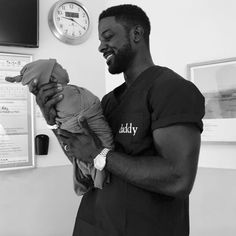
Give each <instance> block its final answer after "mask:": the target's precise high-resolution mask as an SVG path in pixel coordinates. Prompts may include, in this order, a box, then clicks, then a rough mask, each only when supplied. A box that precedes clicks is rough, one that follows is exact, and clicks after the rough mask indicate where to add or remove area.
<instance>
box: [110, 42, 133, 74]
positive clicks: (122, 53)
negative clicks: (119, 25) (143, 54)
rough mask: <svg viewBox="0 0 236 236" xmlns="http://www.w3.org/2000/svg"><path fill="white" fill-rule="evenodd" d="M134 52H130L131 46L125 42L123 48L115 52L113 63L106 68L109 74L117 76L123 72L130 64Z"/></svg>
mask: <svg viewBox="0 0 236 236" xmlns="http://www.w3.org/2000/svg"><path fill="white" fill-rule="evenodd" d="M133 57H134V52H133V51H132V48H131V44H130V43H129V42H127V43H126V44H124V46H123V47H122V48H121V49H119V50H118V51H117V53H116V54H115V56H114V59H113V61H112V62H111V64H110V65H109V67H108V70H109V72H110V73H111V74H119V73H122V72H125V71H126V70H127V68H128V67H129V65H130V63H131V62H132V60H133Z"/></svg>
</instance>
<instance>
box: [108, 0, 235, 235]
mask: <svg viewBox="0 0 236 236" xmlns="http://www.w3.org/2000/svg"><path fill="white" fill-rule="evenodd" d="M121 3H131V4H135V5H138V6H140V7H142V8H143V9H144V10H145V11H146V13H147V15H148V16H149V17H150V21H151V26H152V32H151V52H152V55H153V59H154V62H155V63H156V64H159V65H163V66H167V67H170V68H171V69H173V70H175V71H176V72H177V73H179V74H180V75H182V76H184V77H185V78H186V75H187V64H191V63H195V62H204V61H209V60H217V59H224V58H231V57H235V56H236V46H235V42H236V31H235V22H236V14H235V9H236V1H235V0H226V1H224V0H179V1H172V0H165V1H156V0H149V1H146V0H109V1H108V6H113V5H118V4H121ZM122 82H123V78H122V76H121V75H117V76H112V75H110V74H109V73H107V72H106V89H107V91H110V90H112V89H113V88H114V87H115V86H117V85H119V84H120V83H122ZM232 132H235V128H234V127H232ZM199 166H200V168H199V170H198V175H197V178H196V182H195V186H194V189H193V192H192V194H191V205H190V208H191V211H190V212H191V236H199V235H201V236H210V235H214V236H222V235H227V236H233V235H236V226H235V219H236V202H235V196H236V188H235V187H234V186H235V179H236V170H235V169H236V143H233V144H220V143H214V144H213V143H212V144H210V143H203V144H202V147H201V153H200V161H199ZM202 167H204V168H202ZM212 168H214V169H212ZM216 168H221V169H216ZM231 169H232V170H231Z"/></svg>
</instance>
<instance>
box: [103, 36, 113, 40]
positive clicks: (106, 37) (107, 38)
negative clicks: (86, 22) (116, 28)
mask: <svg viewBox="0 0 236 236" xmlns="http://www.w3.org/2000/svg"><path fill="white" fill-rule="evenodd" d="M112 37H113V35H107V36H105V37H104V39H105V40H106V41H109V40H111V38H112Z"/></svg>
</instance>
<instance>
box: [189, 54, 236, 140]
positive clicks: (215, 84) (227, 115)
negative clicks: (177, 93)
mask: <svg viewBox="0 0 236 236" xmlns="http://www.w3.org/2000/svg"><path fill="white" fill-rule="evenodd" d="M187 69H188V78H189V80H191V81H192V82H193V83H194V84H195V85H196V86H197V87H198V88H199V90H200V91H201V92H202V94H203V95H204V97H205V108H206V113H205V116H204V119H203V123H204V131H203V133H202V141H213V142H236V132H235V127H236V58H228V59H222V60H215V61H208V62H201V63H195V64H189V65H188V66H187Z"/></svg>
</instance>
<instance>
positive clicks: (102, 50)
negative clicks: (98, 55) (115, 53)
mask: <svg viewBox="0 0 236 236" xmlns="http://www.w3.org/2000/svg"><path fill="white" fill-rule="evenodd" d="M106 48H107V44H106V43H104V42H101V43H100V45H99V47H98V51H99V52H104V50H105V49H106Z"/></svg>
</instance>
